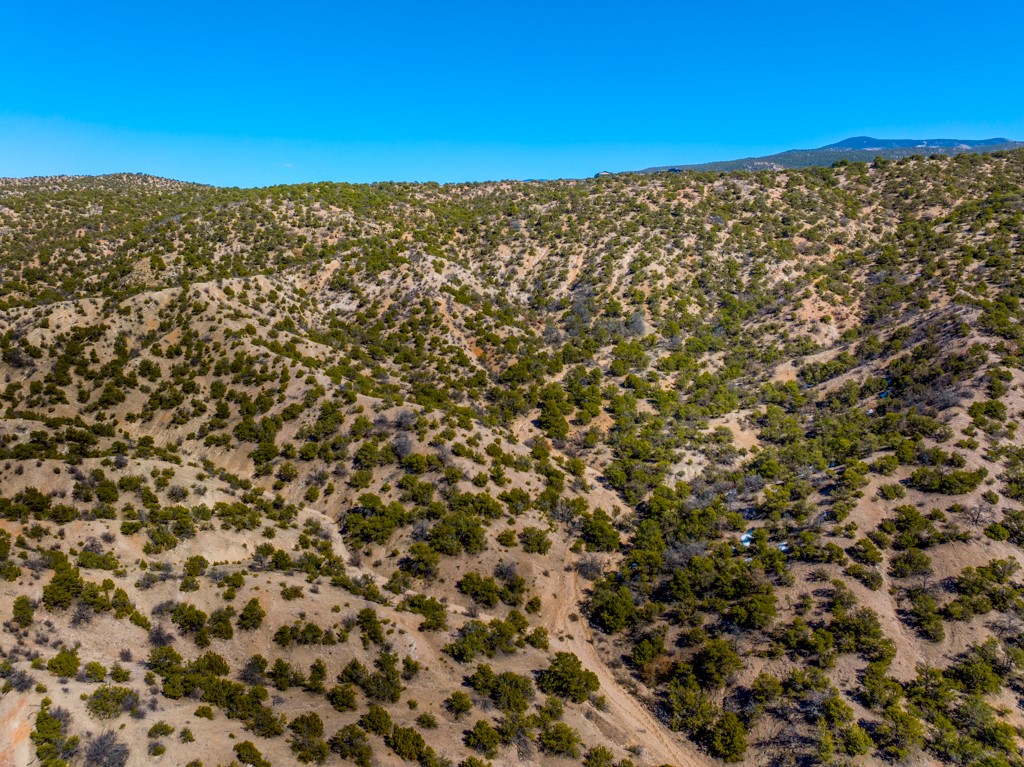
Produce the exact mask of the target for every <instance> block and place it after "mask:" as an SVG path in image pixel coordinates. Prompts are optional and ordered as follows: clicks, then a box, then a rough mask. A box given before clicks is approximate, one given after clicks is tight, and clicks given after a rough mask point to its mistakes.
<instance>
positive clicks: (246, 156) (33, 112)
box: [0, 0, 1024, 186]
mask: <svg viewBox="0 0 1024 767" xmlns="http://www.w3.org/2000/svg"><path fill="white" fill-rule="evenodd" d="M5 6H6V7H5V8H4V10H3V25H4V27H5V34H4V45H3V46H2V48H0V64H2V66H3V72H4V77H3V85H2V86H0V176H25V175H42V174H55V173H73V174H79V173H107V172H114V171H132V172H147V173H154V174H157V175H162V176H169V177H173V178H180V179H185V180H190V181H201V182H206V183H213V184H221V185H229V186H230V185H237V186H262V185H267V184H274V183H292V182H300V181H317V180H336V181H353V182H357V181H376V180H391V179H399V180H433V181H441V182H446V181H461V180H485V179H499V178H555V177H564V176H587V175H592V174H593V173H595V172H597V171H599V170H613V171H614V170H627V169H635V168H641V167H647V166H650V165H662V164H667V163H680V162H702V161H707V160H715V159H728V158H733V157H741V156H748V155H757V154H765V153H769V152H774V151H780V150H784V149H790V148H795V147H814V146H820V145H822V144H826V143H831V142H833V141H837V140H840V139H842V138H845V137H847V136H850V135H875V136H888V137H898V138H940V137H943V138H944V137H953V138H985V137H989V136H1008V137H1010V138H1017V139H1024V60H1022V59H1021V57H1020V56H1019V55H1018V54H1017V52H1018V51H1019V47H1020V40H1019V35H1020V30H1021V29H1022V28H1024V6H1022V5H1021V4H1020V3H1016V2H1014V3H1011V2H1006V3H1000V2H996V3H990V4H988V5H985V6H979V7H969V6H965V5H963V4H960V3H957V4H954V3H946V2H931V3H927V4H925V3H918V2H889V3H873V2H864V3H859V4H846V5H842V6H840V5H838V4H829V3H801V2H784V1H783V0H780V1H779V2H775V3H763V2H731V3H730V2H712V3H708V2H702V3H686V2H675V3H668V2H664V3H662V2H643V0H640V1H639V2H633V3H617V4H611V3H602V2H590V3H578V2H557V0H548V1H547V2H533V1H532V0H527V1H526V2H520V3H515V4H505V3H462V2H456V3H445V2H437V3H424V2H418V3H406V2H391V3H368V2H365V0H363V1H362V2H334V3H311V2H293V3H291V4H265V3H260V2H250V3H244V4H243V3H233V2H220V3H218V2H208V1H207V2H204V3H198V2H191V1H190V0H186V1H184V2H178V3H173V4H159V5H157V4H149V3H138V2H134V3H118V2H107V3H104V2H99V3H81V2H76V3H65V2H55V3H50V4H42V3H38V4H35V3H17V4H14V3H6V4H5Z"/></svg>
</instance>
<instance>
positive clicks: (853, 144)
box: [598, 136, 1024, 175]
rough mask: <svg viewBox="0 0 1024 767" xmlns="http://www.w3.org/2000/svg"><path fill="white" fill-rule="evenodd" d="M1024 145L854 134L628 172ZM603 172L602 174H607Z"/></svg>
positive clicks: (778, 166) (789, 164) (810, 163)
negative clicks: (830, 140) (800, 146)
mask: <svg viewBox="0 0 1024 767" xmlns="http://www.w3.org/2000/svg"><path fill="white" fill-rule="evenodd" d="M1021 147H1024V142H1020V141H1014V140H1011V139H1004V138H995V139H877V138H872V137H870V136H852V137H850V138H847V139H843V140H842V141H839V142H837V143H835V144H828V145H826V146H823V147H818V148H817V149H788V150H786V151H783V152H777V153H775V154H770V155H763V156H760V157H744V158H741V159H737V160H716V161H712V162H705V163H692V164H685V163H684V164H679V165H658V166H654V167H651V168H645V169H643V170H638V171H624V172H626V173H666V172H677V171H696V172H714V173H724V172H728V171H751V172H756V171H759V170H784V169H787V168H794V169H795V168H808V167H827V166H829V165H832V164H834V163H836V162H841V161H843V160H845V161H847V162H873V161H874V160H875V159H876V158H878V157H881V158H883V159H886V160H898V159H901V158H903V157H909V156H912V155H915V154H928V155H932V154H940V155H946V156H952V155H957V154H963V153H992V152H1004V151H1010V150H1014V149H1019V148H1021ZM604 174H605V172H603V171H602V173H601V174H598V175H604Z"/></svg>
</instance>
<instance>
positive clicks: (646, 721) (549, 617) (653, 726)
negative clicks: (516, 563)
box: [541, 569, 716, 767]
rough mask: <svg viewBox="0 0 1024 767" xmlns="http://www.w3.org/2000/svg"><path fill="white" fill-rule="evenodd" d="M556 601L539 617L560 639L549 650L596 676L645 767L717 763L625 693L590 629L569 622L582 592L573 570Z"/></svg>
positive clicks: (697, 766) (563, 580)
mask: <svg viewBox="0 0 1024 767" xmlns="http://www.w3.org/2000/svg"><path fill="white" fill-rule="evenodd" d="M556 582H557V584H558V592H557V593H558V598H557V600H551V601H548V605H549V606H548V608H547V609H545V610H544V611H543V612H542V614H541V618H542V619H543V621H544V625H545V627H546V628H547V629H548V631H549V632H551V634H552V636H553V637H554V636H563V637H564V639H563V641H561V642H553V643H552V649H553V650H558V651H565V652H572V653H575V654H576V656H577V657H578V658H579V659H580V660H581V661H582V662H583V667H584V668H587V669H589V670H591V671H593V672H594V673H595V674H597V678H598V680H599V681H600V682H601V689H600V692H599V694H601V695H603V696H604V697H605V700H606V701H607V703H608V714H609V716H610V718H611V719H613V720H616V721H618V722H619V723H621V724H623V725H625V726H628V727H629V728H630V731H631V732H632V733H633V734H634V735H635V741H634V742H635V743H637V744H639V745H641V746H643V748H644V755H643V761H644V762H645V763H647V764H671V765H675V767H710V765H714V764H716V762H715V761H714V760H713V759H711V758H710V757H708V756H706V755H705V754H702V753H700V752H699V751H698V750H697V748H696V747H695V746H693V745H692V744H690V743H688V742H686V741H684V740H683V739H682V736H680V735H676V734H674V733H672V732H671V731H670V730H669V729H668V728H667V727H665V725H664V724H662V723H661V722H660V721H658V719H657V718H656V717H655V716H654V715H653V714H652V713H651V712H650V711H648V710H647V708H646V707H645V706H644V705H643V704H642V703H641V702H640V701H639V700H638V699H637V698H636V697H634V696H633V695H632V694H631V693H630V692H629V691H628V690H626V689H625V688H624V687H623V686H622V685H621V684H619V682H618V680H616V679H615V676H614V675H613V674H612V671H611V669H610V668H608V666H607V665H606V664H605V662H604V659H603V658H601V655H600V653H598V651H597V648H596V647H595V646H594V644H593V635H592V633H591V630H590V626H589V625H588V624H587V622H586V621H585V620H583V619H582V618H581V619H580V620H577V621H576V622H572V620H571V619H570V618H569V616H570V615H571V614H572V613H575V612H580V606H581V605H582V604H583V592H582V589H581V588H580V583H579V575H578V574H577V573H576V571H575V569H574V570H571V571H569V572H564V571H563V572H562V577H561V578H559V579H558V580H557V581H556Z"/></svg>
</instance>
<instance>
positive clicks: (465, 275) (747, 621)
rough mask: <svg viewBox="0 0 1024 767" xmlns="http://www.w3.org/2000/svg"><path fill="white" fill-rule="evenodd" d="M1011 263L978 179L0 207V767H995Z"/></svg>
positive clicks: (1021, 182) (995, 205)
mask: <svg viewBox="0 0 1024 767" xmlns="http://www.w3.org/2000/svg"><path fill="white" fill-rule="evenodd" d="M1022 234H1024V153H1022V152H1005V153H1004V152H999V153H995V154H991V155H983V156H981V155H971V154H961V155H958V156H955V157H945V156H934V157H930V158H925V157H920V156H911V157H907V158H904V159H901V160H898V161H887V160H883V159H881V158H880V159H879V160H877V161H876V162H874V163H844V164H841V165H839V166H837V167H833V168H805V169H801V170H789V171H762V172H757V173H745V172H735V173H729V174H717V173H694V172H689V173H673V174H651V175H643V176H633V175H624V176H610V177H602V178H598V179H589V180H582V181H558V182H523V183H519V182H502V183H488V184H470V185H450V186H438V185H434V184H423V185H415V184H374V185H364V186H353V185H345V184H326V183H324V184H306V185H297V186H288V187H272V188H265V189H246V190H241V189H218V188H212V187H203V186H198V185H192V184H185V183H178V182H172V181H167V180H163V179H155V178H150V177H145V176H127V175H121V176H105V177H96V178H72V177H59V178H42V179H23V180H3V181H0V254H2V258H0V286H2V287H0V375H2V377H3V380H2V381H0V408H2V419H0V578H3V584H4V594H5V596H4V598H3V599H2V600H0V610H3V614H2V615H0V620H2V622H3V632H2V633H0V685H2V688H0V689H2V694H0V716H2V717H3V722H4V727H5V729H4V732H11V733H21V734H20V735H17V739H16V741H15V742H13V743H12V745H11V746H10V748H11V749H12V753H15V754H16V760H19V759H20V760H21V762H18V763H22V762H24V763H29V761H32V760H36V761H38V763H41V764H46V765H50V766H51V767H57V766H58V765H79V764H82V765H127V764H134V763H142V762H143V761H146V760H147V759H149V758H154V759H155V758H157V757H163V758H164V759H166V760H169V762H168V763H174V764H183V765H190V767H200V765H202V764H204V763H205V764H206V765H208V767H213V765H217V764H221V765H228V764H232V763H234V764H244V765H269V764H282V765H283V764H294V763H296V762H298V763H302V764H332V763H333V764H340V763H343V762H352V763H355V764H356V765H359V767H370V766H371V765H375V764H396V765H397V764H400V763H414V762H418V763H419V764H420V765H423V767H444V766H445V765H455V764H458V765H461V766H462V767H484V766H485V765H487V764H489V763H492V762H494V763H499V764H506V763H512V762H516V761H520V760H522V761H524V762H531V763H541V764H545V765H558V764H573V763H581V764H583V765H584V766H585V767H642V766H643V765H652V766H653V765H663V764H672V765H676V766H677V767H684V766H685V765H697V764H711V763H713V762H715V761H726V762H744V761H746V762H749V763H751V764H780V765H781V764H796V763H798V764H808V765H810V764H847V763H856V764H872V763H883V762H900V761H914V760H932V761H933V762H935V763H943V764H946V763H950V764H962V765H979V767H980V766H981V765H985V766H986V767H997V766H999V765H1016V764H1021V762H1022V759H1024V757H1022V756H1021V752H1020V748H1021V744H1022V741H1021V733H1022V732H1024V730H1022V729H1021V728H1022V727H1024V718H1022V715H1021V705H1020V701H1021V695H1022V693H1024V644H1022V642H1021V628H1022V626H1024V622H1022V619H1024V602H1022V598H1024V579H1022V577H1021V574H1020V565H1021V556H1022V555H1021V546H1024V444H1022V442H1021V437H1020V435H1019V434H1018V426H1019V421H1018V419H1019V418H1021V416H1022V410H1024V399H1022V396H1021V389H1020V386H1021V383H1022V380H1024V379H1022V373H1021V364H1022V362H1021V360H1022V356H1021V355H1022V341H1024V329H1022V325H1021V322H1022V320H1024V309H1022V306H1021V299H1022V292H1024V283H1022V282H1021V280H1020V274H1021V273H1024V260H1022V251H1021V238H1022ZM13 737H15V736H12V738H13Z"/></svg>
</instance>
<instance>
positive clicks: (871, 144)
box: [823, 136, 1014, 149]
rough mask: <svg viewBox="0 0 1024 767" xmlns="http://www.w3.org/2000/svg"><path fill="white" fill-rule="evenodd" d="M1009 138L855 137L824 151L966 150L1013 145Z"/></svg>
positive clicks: (830, 146)
mask: <svg viewBox="0 0 1024 767" xmlns="http://www.w3.org/2000/svg"><path fill="white" fill-rule="evenodd" d="M1012 143H1014V142H1013V141H1011V140H1010V139H1008V138H983V139H959V138H926V139H916V138H871V137H870V136H853V137H852V138H848V139H843V140H842V141H840V142H839V143H837V144H829V145H828V146H826V147H823V148H824V149H903V148H910V147H913V148H915V149H932V148H936V147H937V148H941V149H952V148H957V149H966V148H973V147H979V146H993V145H995V144H1012Z"/></svg>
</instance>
